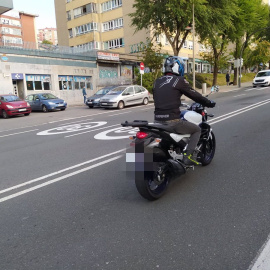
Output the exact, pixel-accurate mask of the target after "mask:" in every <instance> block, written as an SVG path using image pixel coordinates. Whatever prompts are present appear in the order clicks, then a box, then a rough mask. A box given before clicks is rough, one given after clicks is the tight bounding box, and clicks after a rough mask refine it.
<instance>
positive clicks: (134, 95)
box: [99, 85, 149, 109]
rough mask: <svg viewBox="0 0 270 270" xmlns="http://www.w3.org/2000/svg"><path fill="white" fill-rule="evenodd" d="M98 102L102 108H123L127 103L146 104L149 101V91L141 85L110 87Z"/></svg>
mask: <svg viewBox="0 0 270 270" xmlns="http://www.w3.org/2000/svg"><path fill="white" fill-rule="evenodd" d="M99 102H100V107H102V108H118V109H123V108H124V107H125V106H129V105H135V104H144V105H147V104H148V102H149V92H148V90H146V89H145V88H144V87H143V86H139V85H125V86H124V85H123V86H118V87H116V88H114V89H112V90H111V91H110V92H109V93H108V94H106V95H105V96H103V97H102V98H101V99H100V101H99Z"/></svg>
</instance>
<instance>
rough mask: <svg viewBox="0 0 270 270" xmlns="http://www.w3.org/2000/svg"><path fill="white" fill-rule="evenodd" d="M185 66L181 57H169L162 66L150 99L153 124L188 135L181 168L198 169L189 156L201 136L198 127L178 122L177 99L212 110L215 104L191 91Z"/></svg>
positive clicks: (193, 157) (197, 163) (186, 122)
mask: <svg viewBox="0 0 270 270" xmlns="http://www.w3.org/2000/svg"><path fill="white" fill-rule="evenodd" d="M184 71H185V64H184V61H183V60H182V58H181V57H178V56H169V57H168V58H167V59H166V60H165V63H164V76H162V77H160V78H158V79H157V80H156V81H155V82H154V87H153V98H154V104H155V112H154V114H155V122H157V123H162V124H166V125H169V126H171V127H172V128H173V129H174V131H175V133H179V134H191V136H190V140H189V143H188V146H187V148H186V150H185V152H184V157H183V162H184V164H185V165H188V166H189V165H199V164H200V163H199V162H197V160H196V157H195V156H194V155H193V154H194V150H195V148H196V146H197V144H198V141H199V139H200V135H201V129H200V127H199V126H197V125H195V124H193V123H191V122H188V121H185V120H182V119H180V108H179V107H180V105H181V96H182V95H185V96H187V97H189V98H190V99H192V100H194V101H195V102H198V103H200V104H202V105H204V106H206V107H210V108H213V107H215V105H216V103H215V102H214V101H211V100H209V99H207V98H205V97H203V96H202V95H201V94H200V93H198V92H197V91H195V90H194V89H193V88H192V87H191V86H190V85H189V83H188V82H187V81H186V80H185V78H184Z"/></svg>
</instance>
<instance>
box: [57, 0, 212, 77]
mask: <svg viewBox="0 0 270 270" xmlns="http://www.w3.org/2000/svg"><path fill="white" fill-rule="evenodd" d="M133 4H134V1H133V0H130V1H123V0H55V10H56V23H57V28H58V27H59V28H61V29H62V30H63V31H61V33H60V32H59V35H58V42H59V45H67V44H68V46H70V47H77V48H81V49H82V50H93V49H94V50H102V51H109V52H112V53H120V54H126V55H132V54H134V55H138V54H139V53H140V51H141V50H142V48H143V47H142V46H143V44H145V43H146V42H147V39H148V38H149V39H151V38H152V35H151V32H149V31H146V30H141V31H138V32H136V33H134V29H132V28H131V27H130V24H131V19H130V17H129V16H128V14H129V13H131V12H133V11H134V10H133V7H132V6H133ZM154 42H156V43H161V44H162V48H163V53H164V54H169V55H172V54H173V51H172V49H171V46H170V45H169V42H168V41H167V40H166V37H165V36H164V35H160V36H159V37H156V38H155V40H154ZM193 47H194V51H195V58H196V64H195V70H196V71H197V72H210V69H211V67H210V65H209V64H208V63H205V62H203V61H202V60H200V52H201V51H203V50H204V47H203V46H202V45H201V44H199V43H198V42H197V41H196V42H195V44H193V41H192V35H189V36H188V38H187V40H186V42H185V44H184V46H183V48H182V49H181V52H180V56H182V57H183V58H184V59H185V60H186V65H187V67H186V68H187V69H186V70H188V71H192V68H193V67H192V62H193V61H192V54H193Z"/></svg>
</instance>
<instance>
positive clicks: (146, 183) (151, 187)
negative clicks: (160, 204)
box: [135, 171, 169, 201]
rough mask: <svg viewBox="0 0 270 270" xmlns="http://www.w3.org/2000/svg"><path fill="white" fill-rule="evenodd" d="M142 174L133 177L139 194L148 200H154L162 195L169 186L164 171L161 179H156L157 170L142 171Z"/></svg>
mask: <svg viewBox="0 0 270 270" xmlns="http://www.w3.org/2000/svg"><path fill="white" fill-rule="evenodd" d="M143 175H144V176H141V177H135V184H136V188H137V190H138V192H139V193H140V195H141V196H142V197H143V198H145V199H147V200H149V201H155V200H157V199H159V198H160V197H162V196H163V195H164V194H165V192H166V190H167V188H168V186H169V176H168V174H167V173H166V172H164V177H163V179H162V181H158V180H157V179H158V178H157V177H158V173H157V171H154V172H144V173H143ZM157 183H158V184H157Z"/></svg>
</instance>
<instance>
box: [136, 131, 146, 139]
mask: <svg viewBox="0 0 270 270" xmlns="http://www.w3.org/2000/svg"><path fill="white" fill-rule="evenodd" d="M147 136H148V133H145V132H142V131H138V132H137V134H136V137H137V138H138V139H144V138H146V137H147Z"/></svg>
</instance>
